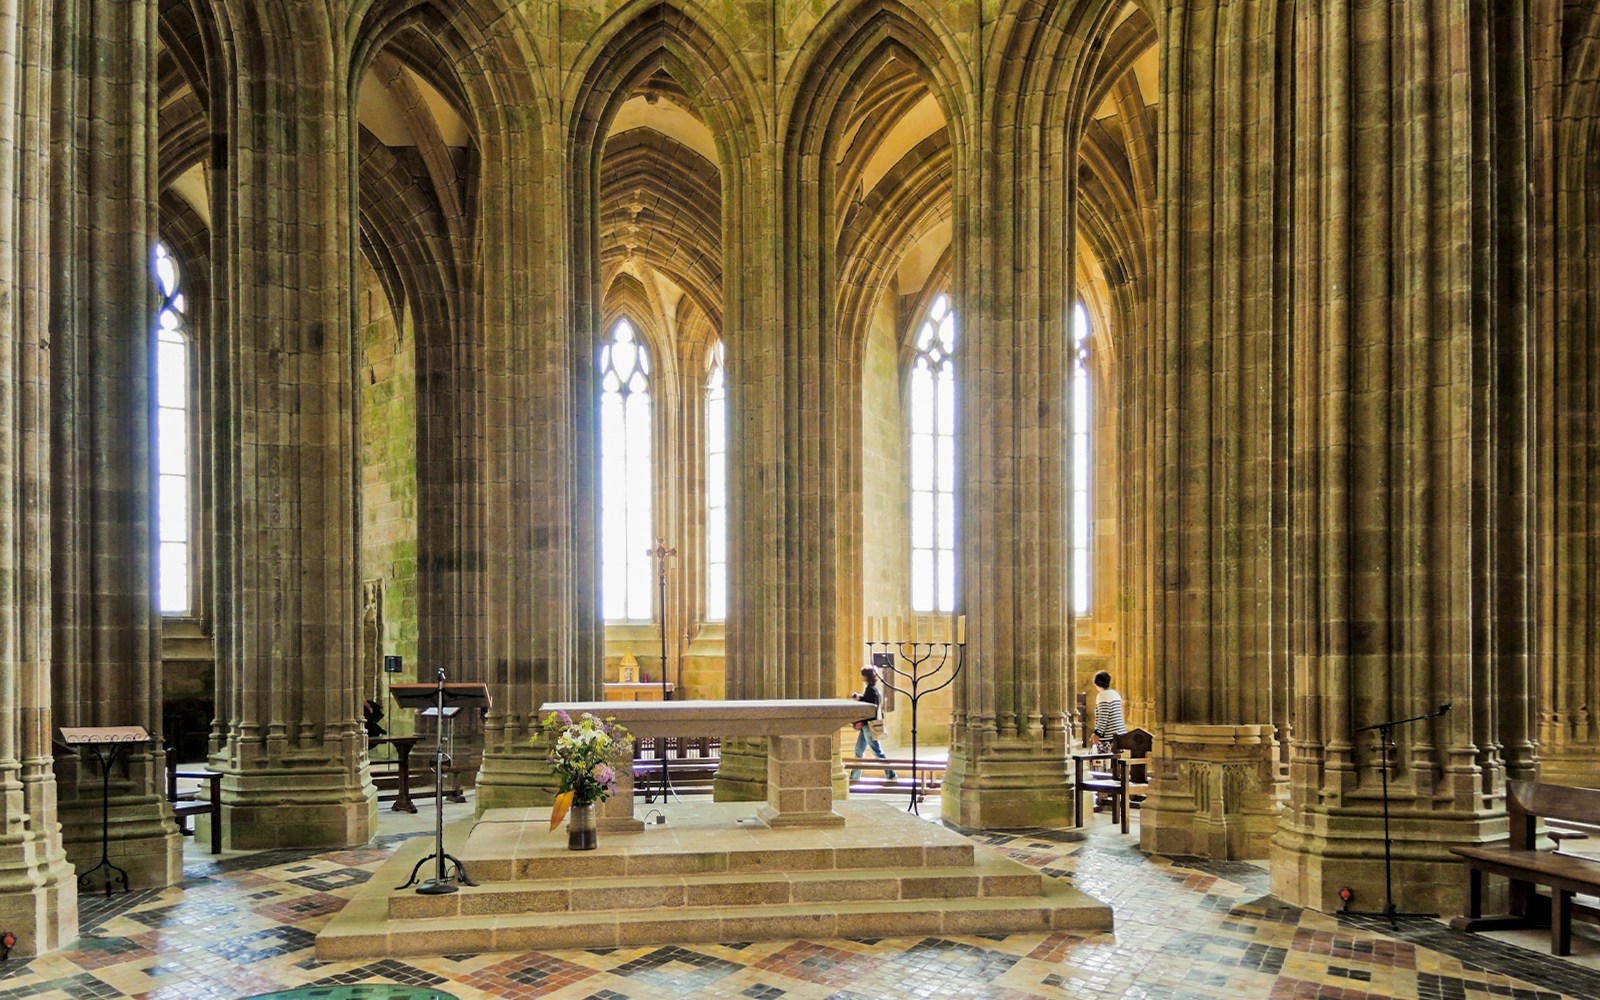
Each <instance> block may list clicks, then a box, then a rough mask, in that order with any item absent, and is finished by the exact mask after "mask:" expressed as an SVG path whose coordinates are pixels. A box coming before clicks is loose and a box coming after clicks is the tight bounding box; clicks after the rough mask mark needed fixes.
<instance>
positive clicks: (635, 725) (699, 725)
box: [539, 698, 877, 739]
mask: <svg viewBox="0 0 1600 1000" xmlns="http://www.w3.org/2000/svg"><path fill="white" fill-rule="evenodd" d="M550 712H566V713H567V714H568V715H570V716H572V717H573V718H577V717H578V716H579V715H581V714H582V713H584V712H588V713H590V714H592V715H596V716H599V717H600V718H602V719H605V718H612V719H616V720H617V721H618V722H620V723H622V725H624V726H626V727H627V730H628V732H629V733H631V734H632V735H634V736H637V737H640V738H644V739H648V738H652V737H656V736H698V735H705V736H717V737H723V736H827V735H829V734H831V733H835V732H838V731H839V730H840V729H842V728H844V727H845V726H848V725H850V724H851V723H853V722H862V721H865V720H867V719H870V718H872V717H873V716H874V715H876V714H877V707H876V706H874V705H869V704H865V703H863V702H859V701H849V700H847V699H844V698H810V699H781V700H772V701H632V702H627V701H624V702H617V701H555V702H547V703H546V704H544V705H541V706H540V707H539V717H540V718H543V717H544V716H545V715H547V714H549V713H550Z"/></svg>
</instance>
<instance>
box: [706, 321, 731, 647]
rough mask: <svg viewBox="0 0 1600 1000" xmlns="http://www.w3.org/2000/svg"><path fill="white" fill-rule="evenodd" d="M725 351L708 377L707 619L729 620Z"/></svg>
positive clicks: (714, 355) (716, 355) (716, 354)
mask: <svg viewBox="0 0 1600 1000" xmlns="http://www.w3.org/2000/svg"><path fill="white" fill-rule="evenodd" d="M723 356H724V348H723V345H722V342H721V341H720V340H719V341H717V346H716V349H715V350H713V351H712V352H711V368H710V371H709V372H708V373H707V375H706V619H707V620H709V621H723V620H725V619H726V618H727V617H728V400H727V396H728V394H727V388H726V386H725V384H724V374H723V367H722V365H723Z"/></svg>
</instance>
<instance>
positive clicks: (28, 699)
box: [0, 0, 78, 957]
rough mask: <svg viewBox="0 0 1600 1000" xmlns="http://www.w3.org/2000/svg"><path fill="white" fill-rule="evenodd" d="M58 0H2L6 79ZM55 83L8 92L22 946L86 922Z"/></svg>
mask: <svg viewBox="0 0 1600 1000" xmlns="http://www.w3.org/2000/svg"><path fill="white" fill-rule="evenodd" d="M53 6H54V5H53V4H52V3H51V2H49V0H9V2H6V3H0V79H7V80H11V79H16V78H19V77H22V76H23V75H25V74H34V75H39V76H42V75H43V74H44V73H45V72H46V71H47V69H48V67H49V66H50V62H51V37H52V35H51V30H52V26H53V22H52V18H51V10H52V7H53ZM49 101H50V93H49V91H48V89H46V88H39V87H35V88H30V89H28V90H13V91H8V92H7V97H6V98H5V99H4V100H0V208H3V210H0V386H3V387H4V390H5V400H6V405H4V406H0V925H3V926H4V927H5V928H6V929H8V930H10V931H12V932H13V933H15V934H16V935H17V948H16V950H15V952H14V953H13V956H14V957H15V956H17V955H22V956H26V955H36V954H40V953H41V952H46V951H50V950H52V949H55V948H59V947H61V946H62V945H63V944H65V943H67V942H68V941H71V940H73V939H74V938H76V937H77V936H78V894H77V885H76V883H75V882H74V880H73V874H72V867H71V865H69V864H68V863H67V857H66V852H65V850H64V849H63V846H62V842H61V825H60V822H59V820H58V819H57V815H56V784H55V773H54V770H53V769H52V767H51V746H50V743H51V734H52V728H51V727H52V724H53V723H52V719H51V688H50V646H51V628H50V603H51V594H50V559H51V518H50V516H49V514H48V510H49V499H50V467H49V465H50V458H49V455H50V441H49V433H50V418H49V413H50V400H51V385H50V362H49V354H50V334H49V330H48V328H47V325H46V316H47V313H48V303H49V295H50V281H49V266H48V265H49V254H48V252H47V247H48V245H49V244H48V226H49V222H50V210H49V203H48V199H47V197H46V192H47V191H48V190H49V186H50V171H49V149H48V147H47V145H46V144H45V143H43V142H38V141H32V142H26V141H24V137H26V136H30V135H31V136H40V135H43V134H45V133H47V132H48V130H49V120H50V105H49Z"/></svg>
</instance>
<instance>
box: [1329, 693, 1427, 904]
mask: <svg viewBox="0 0 1600 1000" xmlns="http://www.w3.org/2000/svg"><path fill="white" fill-rule="evenodd" d="M1448 711H1450V703H1448V702H1446V703H1445V704H1443V705H1440V706H1439V710H1438V711H1437V712H1428V713H1427V714H1425V715H1413V716H1412V717H1411V718H1409V719H1390V720H1388V721H1387V722H1374V723H1373V724H1372V725H1370V726H1362V727H1361V728H1360V729H1357V730H1356V732H1358V733H1368V732H1373V731H1376V732H1377V734H1378V745H1379V755H1378V774H1379V776H1380V777H1381V778H1382V779H1383V909H1382V910H1376V911H1374V910H1344V911H1342V912H1344V913H1348V914H1350V915H1351V916H1359V917H1387V918H1388V920H1389V927H1390V928H1391V929H1393V930H1399V929H1400V925H1399V923H1398V922H1397V918H1399V917H1437V916H1438V914H1437V913H1400V912H1399V911H1398V910H1397V909H1396V908H1395V905H1394V839H1393V838H1392V837H1391V836H1390V834H1389V754H1390V752H1391V751H1392V750H1393V749H1394V728H1395V727H1396V726H1404V725H1406V724H1408V723H1412V722H1421V721H1422V720H1423V719H1437V718H1438V717H1439V716H1441V715H1443V714H1445V713H1446V712H1448Z"/></svg>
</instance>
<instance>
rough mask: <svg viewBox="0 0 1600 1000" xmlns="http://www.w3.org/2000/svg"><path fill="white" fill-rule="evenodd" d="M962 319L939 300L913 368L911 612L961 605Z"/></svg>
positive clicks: (923, 331) (924, 330)
mask: <svg viewBox="0 0 1600 1000" xmlns="http://www.w3.org/2000/svg"><path fill="white" fill-rule="evenodd" d="M955 346H956V317H955V313H954V311H952V310H951V308H950V296H948V295H940V296H939V297H938V298H937V299H934V300H933V306H932V307H931V308H930V309H929V310H928V315H927V318H926V319H924V320H923V323H922V327H921V329H919V330H918V331H917V354H916V358H915V359H914V360H913V361H912V363H911V609H912V610H913V611H952V610H954V609H955V606H956V362H955Z"/></svg>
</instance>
